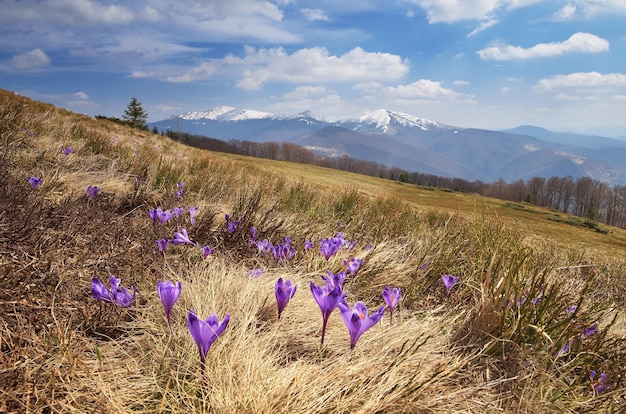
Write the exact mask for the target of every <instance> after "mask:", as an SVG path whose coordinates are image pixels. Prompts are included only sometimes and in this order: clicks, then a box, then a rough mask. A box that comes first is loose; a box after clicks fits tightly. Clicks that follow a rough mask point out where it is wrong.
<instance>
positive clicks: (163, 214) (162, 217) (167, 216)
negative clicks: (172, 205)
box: [157, 207, 174, 225]
mask: <svg viewBox="0 0 626 414" xmlns="http://www.w3.org/2000/svg"><path fill="white" fill-rule="evenodd" d="M157 210H160V211H159V224H161V225H163V224H165V223H167V222H168V221H170V220H171V219H172V217H174V215H173V214H172V212H171V211H169V210H165V211H162V210H161V207H159V208H158V209H157Z"/></svg>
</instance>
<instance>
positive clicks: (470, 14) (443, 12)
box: [406, 0, 542, 23]
mask: <svg viewBox="0 0 626 414" xmlns="http://www.w3.org/2000/svg"><path fill="white" fill-rule="evenodd" d="M406 1H409V2H410V3H413V4H417V5H418V6H420V7H422V8H423V9H424V10H425V11H426V15H427V16H428V22H429V23H455V22H458V21H463V20H485V19H492V18H493V15H494V13H495V12H497V11H498V10H499V9H503V8H504V9H508V10H511V9H519V8H523V7H528V6H530V5H532V4H535V3H539V2H540V1H542V0H406Z"/></svg>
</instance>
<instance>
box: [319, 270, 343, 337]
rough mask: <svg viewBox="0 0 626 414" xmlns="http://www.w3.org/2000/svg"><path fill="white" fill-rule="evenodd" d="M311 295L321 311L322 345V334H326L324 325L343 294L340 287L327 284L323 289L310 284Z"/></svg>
mask: <svg viewBox="0 0 626 414" xmlns="http://www.w3.org/2000/svg"><path fill="white" fill-rule="evenodd" d="M311 293H312V294H313V299H315V301H316V302H317V304H318V306H319V307H320V310H321V311H322V345H323V344H324V334H325V333H326V324H327V323H328V318H329V317H330V314H331V313H332V312H333V310H334V309H335V308H336V307H337V305H338V304H339V302H341V301H342V300H343V298H344V296H345V295H344V293H343V292H342V290H341V285H339V286H335V287H331V286H330V285H329V284H328V283H327V284H326V286H324V287H323V288H322V287H320V286H316V285H315V284H314V283H313V282H311Z"/></svg>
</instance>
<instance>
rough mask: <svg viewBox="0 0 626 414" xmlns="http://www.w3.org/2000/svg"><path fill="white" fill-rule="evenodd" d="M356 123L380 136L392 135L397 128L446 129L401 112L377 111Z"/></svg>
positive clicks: (432, 122) (364, 116)
mask: <svg viewBox="0 0 626 414" xmlns="http://www.w3.org/2000/svg"><path fill="white" fill-rule="evenodd" d="M358 122H359V123H361V124H364V125H367V127H368V129H371V130H374V131H377V132H378V133H382V134H387V133H394V132H395V130H396V128H397V127H401V128H412V127H417V128H420V129H421V130H423V131H428V130H431V129H440V128H446V127H445V126H444V125H442V124H440V123H438V122H434V121H429V120H427V119H423V118H418V117H416V116H413V115H409V114H405V113H403V112H394V111H389V110H387V109H378V110H376V111H374V112H370V113H368V114H366V115H363V116H362V117H360V118H359V119H358ZM359 129H360V128H359Z"/></svg>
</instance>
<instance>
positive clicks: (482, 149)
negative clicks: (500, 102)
mask: <svg viewBox="0 0 626 414" xmlns="http://www.w3.org/2000/svg"><path fill="white" fill-rule="evenodd" d="M148 126H149V127H150V128H154V127H156V128H157V129H158V130H159V131H168V130H169V131H174V132H185V133H188V134H194V135H203V136H207V137H212V138H218V139H221V140H224V141H229V140H242V141H253V142H266V141H276V142H291V143H295V144H298V145H301V146H303V147H306V148H308V149H310V150H312V151H313V152H315V153H318V154H322V155H325V156H343V155H348V156H350V157H352V158H357V159H361V160H366V161H374V162H377V163H380V164H385V165H387V166H389V167H392V166H395V167H399V168H402V169H405V170H407V171H409V172H420V173H425V174H434V175H438V176H442V177H458V178H463V179H465V180H468V181H474V180H481V181H484V182H494V181H497V180H499V179H503V180H505V181H507V182H512V181H515V180H519V179H523V180H526V179H529V178H531V177H545V178H549V177H551V176H559V177H564V176H567V175H571V176H572V177H574V178H578V177H590V178H593V179H595V180H598V181H601V182H604V183H607V184H618V185H626V141H622V140H619V139H614V138H608V137H602V136H591V135H579V134H573V133H564V132H554V131H549V130H546V129H543V128H539V127H535V126H528V125H526V126H520V127H517V128H513V129H509V130H504V131H493V130H484V129H476V128H461V127H454V126H450V125H445V124H442V123H439V122H435V121H430V120H426V119H423V118H419V117H416V116H413V115H409V114H406V113H401V112H394V111H390V110H386V109H380V110H377V111H374V112H371V113H368V114H367V115H364V116H362V117H360V118H354V119H344V120H337V121H329V120H325V119H319V118H316V117H315V116H313V114H311V113H310V112H303V113H300V114H297V115H290V116H287V115H278V114H272V113H268V112H261V111H254V110H249V109H238V108H233V107H229V106H219V107H216V108H213V109H211V110H209V111H205V112H187V113H184V114H181V115H177V116H172V117H170V118H168V119H165V120H162V121H157V122H153V123H149V124H148Z"/></svg>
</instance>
